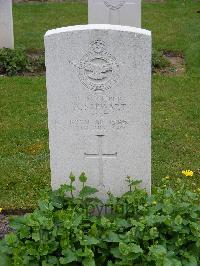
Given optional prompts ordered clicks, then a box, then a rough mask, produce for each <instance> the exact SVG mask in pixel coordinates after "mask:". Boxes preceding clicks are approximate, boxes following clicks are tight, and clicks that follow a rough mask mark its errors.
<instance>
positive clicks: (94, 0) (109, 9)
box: [88, 0, 141, 28]
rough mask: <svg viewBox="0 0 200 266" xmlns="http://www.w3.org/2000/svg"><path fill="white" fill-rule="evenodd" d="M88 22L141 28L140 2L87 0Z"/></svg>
mask: <svg viewBox="0 0 200 266" xmlns="http://www.w3.org/2000/svg"><path fill="white" fill-rule="evenodd" d="M88 21H89V23H90V24H114V25H125V26H132V27H138V28H141V0H88Z"/></svg>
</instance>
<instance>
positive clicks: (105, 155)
mask: <svg viewBox="0 0 200 266" xmlns="http://www.w3.org/2000/svg"><path fill="white" fill-rule="evenodd" d="M97 137H98V152H97V153H84V155H85V158H90V159H98V161H99V166H98V167H99V186H101V187H104V183H103V180H104V172H103V159H104V158H105V159H115V158H117V152H115V153H103V150H102V145H103V137H104V135H97Z"/></svg>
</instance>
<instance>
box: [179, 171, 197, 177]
mask: <svg viewBox="0 0 200 266" xmlns="http://www.w3.org/2000/svg"><path fill="white" fill-rule="evenodd" d="M182 174H183V175H185V176H193V175H194V172H193V171H191V170H183V171H182Z"/></svg>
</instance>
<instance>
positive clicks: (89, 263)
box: [82, 258, 95, 266]
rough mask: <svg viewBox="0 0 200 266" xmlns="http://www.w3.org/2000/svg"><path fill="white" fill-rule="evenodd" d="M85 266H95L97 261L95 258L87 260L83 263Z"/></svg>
mask: <svg viewBox="0 0 200 266" xmlns="http://www.w3.org/2000/svg"><path fill="white" fill-rule="evenodd" d="M82 264H83V266H95V261H94V259H93V258H85V259H84V260H83V261H82Z"/></svg>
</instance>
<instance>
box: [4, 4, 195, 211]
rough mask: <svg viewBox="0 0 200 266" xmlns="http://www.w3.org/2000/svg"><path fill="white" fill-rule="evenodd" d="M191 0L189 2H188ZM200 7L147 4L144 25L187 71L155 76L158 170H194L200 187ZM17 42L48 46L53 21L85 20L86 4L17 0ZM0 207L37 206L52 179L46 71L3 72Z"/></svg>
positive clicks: (156, 181)
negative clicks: (26, 74) (5, 75)
mask: <svg viewBox="0 0 200 266" xmlns="http://www.w3.org/2000/svg"><path fill="white" fill-rule="evenodd" d="M184 3H185V4H184ZM197 10H200V6H199V2H198V1H185V2H184V1H175V0H174V1H172V0H171V1H168V2H166V3H145V4H144V5H143V27H144V28H147V29H150V30H152V33H153V45H154V48H156V49H166V50H173V51H181V52H183V53H184V55H185V59H186V64H187V73H186V74H185V75H184V76H179V77H167V76H161V75H154V76H153V112H152V126H153V128H152V155H153V160H152V176H153V184H159V182H160V179H161V177H163V176H166V175H168V174H169V175H170V176H172V178H177V176H178V175H179V173H180V172H181V170H182V169H187V168H189V169H192V170H194V171H195V176H194V178H193V179H195V182H196V183H197V184H198V185H199V186H200V175H199V173H200V166H199V162H200V138H199V135H200V134H199V128H200V119H199V117H200V104H199V103H200V78H199V77H200V49H199V47H200V29H199V21H200V14H199V13H197V12H196V11H197ZM14 22H15V24H14V26H15V40H16V47H22V48H26V49H43V35H44V33H45V32H46V31H47V30H48V29H51V28H55V27H60V26H67V25H74V24H84V23H86V22H87V6H86V5H84V4H78V3H76V4H66V3H64V4H61V3H59V4H58V3H57V4H45V3H41V4H15V5H14ZM0 99H1V105H0V108H1V110H0V112H1V125H0V128H1V135H0V142H1V143H0V149H1V151H0V156H1V172H0V186H1V187H0V188H1V193H0V207H3V208H5V209H15V208H16V209H17V208H26V209H27V208H31V207H34V206H35V204H36V201H37V199H38V196H39V193H40V191H41V190H42V189H44V188H46V187H49V186H50V168H49V150H48V130H47V105H46V89H45V78H44V77H40V78H37V77H31V78H30V77H13V78H3V77H2V78H0Z"/></svg>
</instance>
